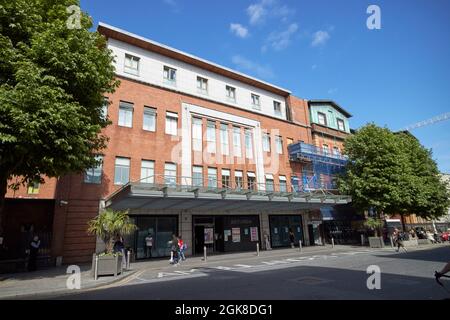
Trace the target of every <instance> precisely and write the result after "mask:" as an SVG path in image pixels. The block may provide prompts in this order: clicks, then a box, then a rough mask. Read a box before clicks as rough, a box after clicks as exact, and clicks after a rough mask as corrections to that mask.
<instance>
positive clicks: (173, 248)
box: [169, 234, 180, 265]
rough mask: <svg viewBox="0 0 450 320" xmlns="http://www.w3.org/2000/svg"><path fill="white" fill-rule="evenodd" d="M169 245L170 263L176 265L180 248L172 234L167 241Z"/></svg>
mask: <svg viewBox="0 0 450 320" xmlns="http://www.w3.org/2000/svg"><path fill="white" fill-rule="evenodd" d="M169 245H170V264H172V265H178V264H179V258H180V257H179V254H178V252H179V251H180V248H179V246H178V239H177V237H176V236H175V235H174V234H172V240H171V241H169Z"/></svg>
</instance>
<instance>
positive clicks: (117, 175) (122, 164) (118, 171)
mask: <svg viewBox="0 0 450 320" xmlns="http://www.w3.org/2000/svg"><path fill="white" fill-rule="evenodd" d="M129 181H130V159H129V158H121V157H116V162H115V165H114V184H127V183H128V182H129Z"/></svg>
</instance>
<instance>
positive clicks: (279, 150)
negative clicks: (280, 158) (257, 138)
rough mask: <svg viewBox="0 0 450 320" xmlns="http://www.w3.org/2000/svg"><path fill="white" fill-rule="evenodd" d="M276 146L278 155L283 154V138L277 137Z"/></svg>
mask: <svg viewBox="0 0 450 320" xmlns="http://www.w3.org/2000/svg"><path fill="white" fill-rule="evenodd" d="M275 144H276V147H277V153H278V154H282V153H283V138H281V137H280V136H276V137H275Z"/></svg>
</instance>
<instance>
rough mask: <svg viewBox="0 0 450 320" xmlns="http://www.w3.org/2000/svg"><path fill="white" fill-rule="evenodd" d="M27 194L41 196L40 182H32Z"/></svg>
mask: <svg viewBox="0 0 450 320" xmlns="http://www.w3.org/2000/svg"><path fill="white" fill-rule="evenodd" d="M27 193H28V194H39V182H37V181H35V182H30V184H29V185H28V190H27Z"/></svg>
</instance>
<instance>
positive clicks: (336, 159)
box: [288, 142, 348, 166]
mask: <svg viewBox="0 0 450 320" xmlns="http://www.w3.org/2000/svg"><path fill="white" fill-rule="evenodd" d="M288 151H289V157H290V158H291V160H297V159H299V158H306V159H309V160H310V161H319V162H325V163H329V164H331V165H337V166H345V164H346V163H347V161H348V157H347V156H345V155H341V154H335V153H331V152H327V151H324V150H323V149H321V148H318V147H316V146H315V145H312V144H308V143H304V142H297V143H292V144H290V145H288Z"/></svg>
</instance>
